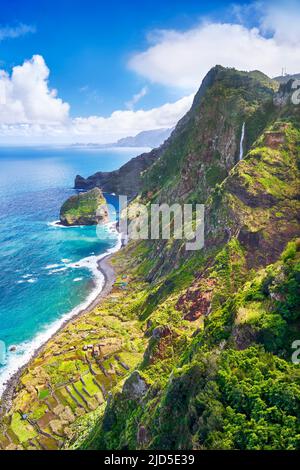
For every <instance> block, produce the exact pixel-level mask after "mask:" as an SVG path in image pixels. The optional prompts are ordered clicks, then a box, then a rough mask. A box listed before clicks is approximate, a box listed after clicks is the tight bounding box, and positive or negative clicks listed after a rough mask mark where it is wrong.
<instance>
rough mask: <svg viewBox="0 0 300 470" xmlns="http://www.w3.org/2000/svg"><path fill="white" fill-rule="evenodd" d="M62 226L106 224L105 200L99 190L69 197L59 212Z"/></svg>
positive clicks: (95, 189)
mask: <svg viewBox="0 0 300 470" xmlns="http://www.w3.org/2000/svg"><path fill="white" fill-rule="evenodd" d="M60 222H61V223H62V224H63V225H67V226H70V225H97V224H99V223H107V222H108V212H107V207H106V200H105V198H104V196H103V194H102V191H101V190H100V189H99V188H94V189H92V190H90V191H87V192H86V193H80V194H76V195H75V196H71V197H70V198H69V199H67V201H66V202H65V203H64V204H63V206H62V208H61V210H60Z"/></svg>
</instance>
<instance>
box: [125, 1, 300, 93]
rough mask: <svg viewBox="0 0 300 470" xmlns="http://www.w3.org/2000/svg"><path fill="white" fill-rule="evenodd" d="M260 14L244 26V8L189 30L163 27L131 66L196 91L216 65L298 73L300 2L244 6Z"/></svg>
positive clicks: (271, 73)
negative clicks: (226, 18) (232, 16)
mask: <svg viewBox="0 0 300 470" xmlns="http://www.w3.org/2000/svg"><path fill="white" fill-rule="evenodd" d="M245 8H247V9H249V8H252V9H255V10H256V12H257V13H258V20H257V25H256V26H255V27H253V26H252V27H250V26H248V25H244V24H243V21H244V20H245V21H246V18H245V17H244V15H243V9H242V8H239V15H238V16H239V17H238V18H237V15H236V13H237V12H236V9H235V10H233V11H234V13H235V16H236V17H235V21H232V22H213V21H202V22H200V24H198V25H197V26H196V27H194V28H192V29H189V30H187V31H183V32H182V31H176V30H159V31H154V32H153V33H152V34H151V35H150V36H149V47H148V48H147V49H146V50H144V51H142V52H139V53H137V54H135V55H133V56H132V57H131V59H130V61H129V68H130V69H131V70H133V71H134V72H136V73H138V74H139V75H141V76H143V77H145V78H147V79H149V80H151V81H152V82H155V83H160V84H163V85H166V86H172V87H176V88H180V89H182V90H184V91H195V90H196V88H197V87H198V86H199V83H200V82H201V80H202V78H203V77H204V75H205V73H206V72H207V70H209V69H210V68H211V67H213V66H214V65H216V64H220V65H223V66H226V67H235V68H237V69H239V70H248V71H249V70H255V69H259V70H261V71H262V72H265V73H266V74H267V75H269V76H276V75H280V72H281V69H282V67H286V68H287V70H288V72H289V73H296V72H298V71H299V70H298V68H299V57H300V40H299V35H300V32H299V31H300V30H299V22H300V12H299V4H298V7H297V5H296V2H292V3H289V4H285V5H284V6H283V5H280V4H279V3H276V2H275V3H274V2H272V3H271V4H266V3H265V2H264V3H255V4H252V5H250V6H249V5H248V6H247V7H245Z"/></svg>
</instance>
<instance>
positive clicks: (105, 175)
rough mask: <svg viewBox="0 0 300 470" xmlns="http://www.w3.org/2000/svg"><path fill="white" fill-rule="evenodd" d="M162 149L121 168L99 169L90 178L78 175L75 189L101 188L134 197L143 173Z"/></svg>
mask: <svg viewBox="0 0 300 470" xmlns="http://www.w3.org/2000/svg"><path fill="white" fill-rule="evenodd" d="M160 153H161V150H160V149H154V150H152V151H151V152H149V153H143V154H142V155H139V156H138V157H135V158H133V159H132V160H130V161H129V162H127V163H125V165H123V166H122V167H121V168H120V169H119V170H116V171H109V172H102V171H99V172H98V173H95V174H94V175H92V176H89V177H88V178H83V177H82V176H80V175H77V176H76V179H75V189H91V188H95V187H98V188H101V189H102V191H104V192H107V193H115V194H121V195H126V196H128V197H134V196H135V195H136V194H137V193H138V192H139V191H140V190H141V187H142V177H141V176H142V173H143V171H145V170H146V169H147V168H149V166H151V165H152V163H153V162H154V161H155V160H156V159H157V158H158V157H159V155H160Z"/></svg>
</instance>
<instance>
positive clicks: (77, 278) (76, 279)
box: [73, 277, 83, 282]
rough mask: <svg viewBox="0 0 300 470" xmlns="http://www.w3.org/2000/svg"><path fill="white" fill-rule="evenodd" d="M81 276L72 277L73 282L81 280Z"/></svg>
mask: <svg viewBox="0 0 300 470" xmlns="http://www.w3.org/2000/svg"><path fill="white" fill-rule="evenodd" d="M82 279H83V277H76V278H75V279H73V282H79V281H82Z"/></svg>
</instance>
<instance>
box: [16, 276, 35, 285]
mask: <svg viewBox="0 0 300 470" xmlns="http://www.w3.org/2000/svg"><path fill="white" fill-rule="evenodd" d="M26 282H28V283H29V284H35V283H36V282H37V278H36V277H32V278H30V279H20V280H19V281H17V284H25V283H26Z"/></svg>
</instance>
